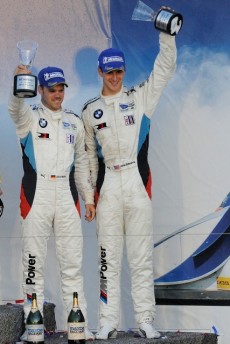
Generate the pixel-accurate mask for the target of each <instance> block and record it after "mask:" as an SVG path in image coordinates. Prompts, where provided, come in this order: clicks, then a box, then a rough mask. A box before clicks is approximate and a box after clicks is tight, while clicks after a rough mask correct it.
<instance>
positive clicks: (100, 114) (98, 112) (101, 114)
mask: <svg viewBox="0 0 230 344" xmlns="http://www.w3.org/2000/svg"><path fill="white" fill-rule="evenodd" d="M93 116H94V118H96V119H99V118H101V117H102V116H103V111H102V110H101V109H98V110H96V111H94V114H93Z"/></svg>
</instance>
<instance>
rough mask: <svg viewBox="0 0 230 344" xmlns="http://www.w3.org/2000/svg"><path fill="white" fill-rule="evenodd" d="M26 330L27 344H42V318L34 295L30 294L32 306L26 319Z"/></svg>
mask: <svg viewBox="0 0 230 344" xmlns="http://www.w3.org/2000/svg"><path fill="white" fill-rule="evenodd" d="M26 329H27V343H28V344H44V324H43V317H42V315H41V312H40V311H39V309H38V304H37V295H36V293H33V294H32V306H31V310H30V313H29V315H28V317H27V319H26Z"/></svg>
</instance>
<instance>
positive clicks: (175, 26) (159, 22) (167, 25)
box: [154, 9, 183, 36]
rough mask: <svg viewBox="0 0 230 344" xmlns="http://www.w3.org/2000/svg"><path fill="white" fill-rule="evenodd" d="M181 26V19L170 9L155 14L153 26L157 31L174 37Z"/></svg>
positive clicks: (179, 15) (180, 16)
mask: <svg viewBox="0 0 230 344" xmlns="http://www.w3.org/2000/svg"><path fill="white" fill-rule="evenodd" d="M182 24H183V17H182V15H181V14H180V13H176V12H174V11H172V10H170V9H160V10H159V12H158V13H157V14H156V17H155V21H154V25H155V28H156V29H157V30H160V31H163V32H165V33H167V34H169V35H171V36H175V35H177V34H178V32H179V31H180V29H181V27H182Z"/></svg>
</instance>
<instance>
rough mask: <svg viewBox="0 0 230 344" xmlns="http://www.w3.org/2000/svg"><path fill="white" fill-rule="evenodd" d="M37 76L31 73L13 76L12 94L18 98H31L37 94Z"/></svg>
mask: <svg viewBox="0 0 230 344" xmlns="http://www.w3.org/2000/svg"><path fill="white" fill-rule="evenodd" d="M37 83H38V81H37V77H36V76H35V75H31V74H18V75H15V76H14V92H13V93H14V96H16V97H18V98H33V97H36V95H37Z"/></svg>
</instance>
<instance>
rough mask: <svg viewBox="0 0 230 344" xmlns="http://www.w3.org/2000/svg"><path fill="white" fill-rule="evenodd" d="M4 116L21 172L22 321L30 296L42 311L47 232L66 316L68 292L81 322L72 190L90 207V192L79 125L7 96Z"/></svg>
mask: <svg viewBox="0 0 230 344" xmlns="http://www.w3.org/2000/svg"><path fill="white" fill-rule="evenodd" d="M9 113H10V115H11V117H12V119H13V121H14V123H15V126H16V131H17V135H18V137H19V139H20V144H21V149H22V159H23V168H24V176H23V179H22V185H21V195H20V198H21V204H20V208H21V217H22V230H23V291H24V294H25V303H24V311H25V318H26V317H27V315H28V312H29V311H30V308H31V300H30V298H31V294H32V293H33V292H35V293H37V299H38V305H39V308H40V310H41V311H42V310H43V301H44V261H45V258H46V254H47V241H48V238H49V236H50V234H51V231H52V228H53V232H54V236H55V243H56V252H57V257H58V260H59V265H60V272H61V283H62V291H63V299H64V303H65V305H66V308H67V312H69V311H70V309H71V307H72V299H73V292H74V291H77V292H78V294H79V304H80V307H81V309H82V311H83V313H84V315H85V317H86V301H85V297H84V291H83V277H82V271H81V268H82V247H83V237H82V227H81V217H80V199H79V195H78V190H79V192H80V194H81V197H82V199H83V200H84V201H85V203H86V204H93V203H94V191H93V188H92V185H91V183H90V175H89V161H88V157H87V153H86V151H85V141H84V138H85V132H84V127H83V123H82V121H81V119H80V118H79V117H77V116H76V115H74V113H72V112H70V111H62V110H60V111H57V112H53V111H51V110H49V109H48V108H46V107H45V106H43V105H38V106H33V107H31V106H29V105H27V104H25V103H24V100H23V99H19V98H16V97H14V96H13V95H12V96H11V98H10V102H9Z"/></svg>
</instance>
